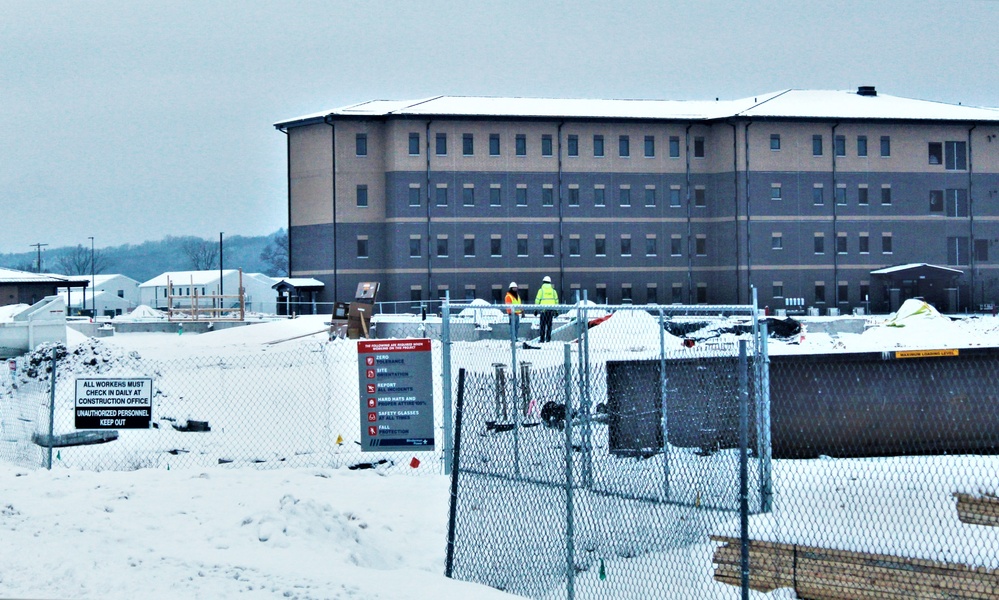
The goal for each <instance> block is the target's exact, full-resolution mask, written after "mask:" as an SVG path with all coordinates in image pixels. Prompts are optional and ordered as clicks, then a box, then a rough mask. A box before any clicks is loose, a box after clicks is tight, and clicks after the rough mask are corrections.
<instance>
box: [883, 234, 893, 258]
mask: <svg viewBox="0 0 999 600" xmlns="http://www.w3.org/2000/svg"><path fill="white" fill-rule="evenodd" d="M881 253H882V254H891V253H892V241H891V234H890V233H882V234H881Z"/></svg>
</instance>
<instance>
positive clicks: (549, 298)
mask: <svg viewBox="0 0 999 600" xmlns="http://www.w3.org/2000/svg"><path fill="white" fill-rule="evenodd" d="M534 303H535V304H540V305H549V306H551V305H554V304H558V292H556V291H555V288H553V287H552V278H551V277H549V276H547V275H545V278H544V279H542V280H541V287H540V288H538V293H537V294H536V295H535V296H534ZM553 320H555V311H554V310H552V309H550V308H548V309H544V310H542V311H541V337H540V341H541V343H545V342H550V341H552V321H553Z"/></svg>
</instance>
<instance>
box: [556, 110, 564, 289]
mask: <svg viewBox="0 0 999 600" xmlns="http://www.w3.org/2000/svg"><path fill="white" fill-rule="evenodd" d="M563 125H565V121H559V124H558V127H557V128H556V136H555V137H556V138H557V139H558V297H559V298H565V295H564V293H565V286H564V284H563V282H564V281H565V242H564V240H565V216H564V207H563V205H562V203H563V195H562V126H563Z"/></svg>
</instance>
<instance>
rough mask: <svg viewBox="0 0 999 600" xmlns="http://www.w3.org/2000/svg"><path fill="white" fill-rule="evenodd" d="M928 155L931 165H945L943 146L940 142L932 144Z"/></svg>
mask: <svg viewBox="0 0 999 600" xmlns="http://www.w3.org/2000/svg"><path fill="white" fill-rule="evenodd" d="M928 154H929V161H930V164H931V165H940V164H943V144H941V143H940V142H930V144H929V150H928Z"/></svg>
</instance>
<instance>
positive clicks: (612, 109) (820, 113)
mask: <svg viewBox="0 0 999 600" xmlns="http://www.w3.org/2000/svg"><path fill="white" fill-rule="evenodd" d="M327 116H332V117H350V116H357V117H387V116H403V117H406V116H408V117H431V116H438V117H470V118H471V117H486V118H488V117H502V118H516V117H524V118H560V119H561V118H580V119H655V120H681V121H708V120H716V119H727V118H766V119H781V118H785V119H805V118H807V119H916V120H931V121H937V120H939V121H995V122H999V109H995V108H980V107H972V106H963V105H960V104H947V103H943V102H934V101H927V100H916V99H912V98H901V97H898V96H890V95H886V94H881V93H876V94H874V95H869V94H863V95H862V94H860V93H858V91H857V90H794V89H790V90H783V91H778V92H771V93H768V94H762V95H759V96H755V97H751V98H742V99H737V100H714V101H710V100H593V99H580V98H498V97H481V96H437V97H434V98H424V99H420V100H372V101H368V102H361V103H358V104H352V105H350V106H344V107H341V108H336V109H333V110H330V111H325V112H320V113H313V114H311V115H305V116H302V117H298V118H295V119H289V120H287V121H281V122H278V123H275V127H278V128H284V127H287V126H294V125H304V124H308V123H312V122H315V121H317V120H322V119H323V118H325V117H327Z"/></svg>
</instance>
